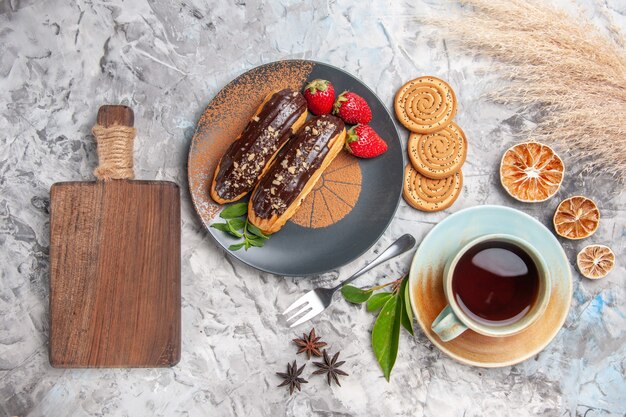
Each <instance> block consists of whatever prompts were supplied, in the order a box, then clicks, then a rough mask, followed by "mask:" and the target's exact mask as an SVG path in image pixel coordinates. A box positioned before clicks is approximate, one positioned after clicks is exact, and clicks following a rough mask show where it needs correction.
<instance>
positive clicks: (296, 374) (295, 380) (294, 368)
mask: <svg viewBox="0 0 626 417" xmlns="http://www.w3.org/2000/svg"><path fill="white" fill-rule="evenodd" d="M305 366H306V364H305V365H302V367H301V368H300V369H298V365H297V364H296V361H293V364H290V363H288V364H287V373H284V372H276V375H278V376H280V377H281V378H283V379H284V381H283V382H282V384H280V385H278V386H279V387H284V386H285V385H289V395H291V394H293V391H294V390H295V389H296V388H298V391H302V390H301V389H300V384H307V383H308V382H309V381H307V380H306V379H304V378H300V374H301V373H302V371H303V370H304V367H305Z"/></svg>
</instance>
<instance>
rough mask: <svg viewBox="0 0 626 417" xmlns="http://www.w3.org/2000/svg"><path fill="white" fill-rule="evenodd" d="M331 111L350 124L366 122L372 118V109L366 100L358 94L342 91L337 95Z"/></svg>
mask: <svg viewBox="0 0 626 417" xmlns="http://www.w3.org/2000/svg"><path fill="white" fill-rule="evenodd" d="M333 113H334V114H336V115H337V116H339V117H341V118H342V119H343V121H344V122H346V123H349V124H351V125H355V124H357V123H360V124H367V123H369V122H370V120H372V110H371V109H370V106H368V104H367V101H365V99H364V98H363V97H361V96H360V95H358V94H355V93H351V92H349V91H344V92H343V93H341V94H340V95H339V97H337V101H335V106H334V109H333Z"/></svg>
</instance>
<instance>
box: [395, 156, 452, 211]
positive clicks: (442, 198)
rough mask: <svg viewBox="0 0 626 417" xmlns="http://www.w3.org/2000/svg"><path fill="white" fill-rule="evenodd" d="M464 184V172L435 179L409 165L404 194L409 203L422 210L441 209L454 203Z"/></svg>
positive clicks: (405, 177) (406, 172)
mask: <svg viewBox="0 0 626 417" xmlns="http://www.w3.org/2000/svg"><path fill="white" fill-rule="evenodd" d="M462 186H463V174H462V173H461V171H457V172H456V173H455V174H453V175H451V176H449V177H448V178H442V179H438V180H434V179H431V178H428V177H425V176H423V175H422V174H420V173H419V172H417V171H416V170H414V169H413V167H412V166H411V165H407V167H406V171H405V172H404V189H403V191H402V195H403V196H404V199H405V200H406V202H407V203H408V204H410V205H411V206H413V207H415V208H416V209H418V210H422V211H440V210H443V209H446V208H448V207H450V206H451V205H452V203H454V201H455V200H456V199H457V197H458V196H459V194H461V187H462Z"/></svg>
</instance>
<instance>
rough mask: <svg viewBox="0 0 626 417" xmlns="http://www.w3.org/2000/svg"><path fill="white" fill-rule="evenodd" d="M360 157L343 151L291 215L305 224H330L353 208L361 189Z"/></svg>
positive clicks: (300, 223) (317, 225) (323, 225)
mask: <svg viewBox="0 0 626 417" xmlns="http://www.w3.org/2000/svg"><path fill="white" fill-rule="evenodd" d="M361 181H362V178H361V168H360V167H359V162H358V160H357V159H356V158H355V157H353V156H352V155H349V154H348V153H347V152H340V153H339V155H337V157H336V158H335V160H334V161H333V162H332V163H331V164H330V166H329V167H328V168H327V169H326V171H324V173H323V174H322V176H321V177H320V179H319V181H318V182H317V184H315V187H314V188H313V190H312V191H311V193H310V194H309V195H308V196H307V197H306V198H305V199H304V201H303V202H302V205H301V206H300V208H299V209H298V211H296V214H295V215H294V216H293V217H292V218H291V221H292V222H294V223H296V224H298V225H300V226H304V227H310V228H318V227H327V226H330V225H331V224H334V223H337V222H338V221H339V220H341V219H343V218H344V217H345V216H346V215H347V214H348V213H350V212H351V211H352V209H353V208H354V206H355V205H356V203H357V201H358V199H359V195H360V193H361Z"/></svg>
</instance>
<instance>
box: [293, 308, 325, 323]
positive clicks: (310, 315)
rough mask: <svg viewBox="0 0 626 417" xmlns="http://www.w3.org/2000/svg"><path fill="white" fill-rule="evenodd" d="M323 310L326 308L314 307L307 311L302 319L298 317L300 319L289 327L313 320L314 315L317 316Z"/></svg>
mask: <svg viewBox="0 0 626 417" xmlns="http://www.w3.org/2000/svg"><path fill="white" fill-rule="evenodd" d="M322 311H324V309H323V308H322V309H317V310H316V309H312V310H311V311H309V312H308V313H306V314H305V315H304V316H303V317H301V318H300V319H298V321H296V322H295V323H292V324H291V325H290V326H289V327H296V326H299V325H300V324H302V323H304V322H306V321H309V320H311V319H312V318H313V317H315V316H317V315H318V314H320V313H321V312H322Z"/></svg>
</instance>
